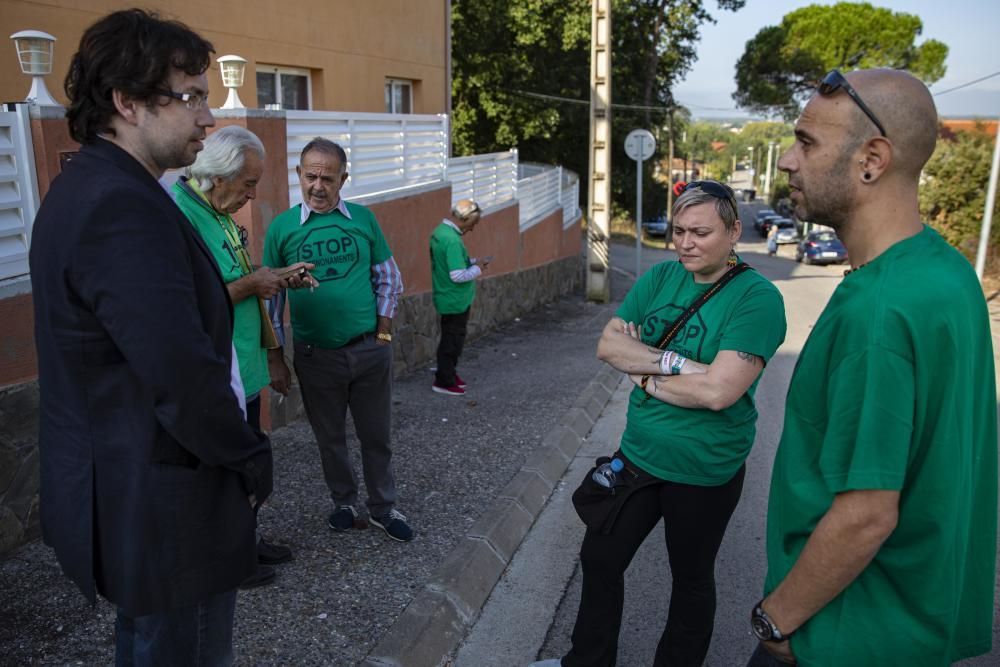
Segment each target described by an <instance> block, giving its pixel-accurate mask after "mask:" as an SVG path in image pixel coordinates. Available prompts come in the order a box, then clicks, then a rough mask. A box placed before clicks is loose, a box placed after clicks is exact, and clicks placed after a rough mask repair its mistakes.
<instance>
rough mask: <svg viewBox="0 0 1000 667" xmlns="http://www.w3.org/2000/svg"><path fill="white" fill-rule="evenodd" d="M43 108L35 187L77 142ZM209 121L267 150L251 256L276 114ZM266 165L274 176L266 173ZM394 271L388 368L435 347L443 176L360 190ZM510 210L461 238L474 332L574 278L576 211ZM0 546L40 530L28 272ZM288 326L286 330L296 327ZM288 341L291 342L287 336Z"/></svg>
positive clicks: (292, 413) (2, 377) (9, 400)
mask: <svg viewBox="0 0 1000 667" xmlns="http://www.w3.org/2000/svg"><path fill="white" fill-rule="evenodd" d="M59 116H60V114H59V113H57V112H48V113H47V114H46V115H43V116H42V117H39V118H35V119H33V121H32V135H33V136H32V138H33V142H34V146H35V159H36V163H37V172H38V186H39V192H40V193H41V194H42V195H43V196H44V194H45V193H46V192H48V189H49V186H50V184H51V181H52V179H53V178H55V176H56V175H57V174H58V172H59V170H60V167H61V162H60V160H61V158H62V157H65V156H66V155H71V154H72V152H74V151H75V150H77V148H78V147H77V145H76V144H75V143H74V142H73V141H72V140H71V139H69V135H68V134H67V133H66V126H65V121H64V120H63V119H61V118H60V117H59ZM217 123H218V124H217V126H216V127H223V126H225V125H230V124H239V125H242V126H244V127H247V128H248V129H250V130H251V131H253V132H254V133H256V134H257V135H258V136H259V137H260V138H261V139H262V140H263V142H264V144H265V147H266V149H267V159H266V162H265V173H264V178H263V180H262V183H261V185H260V186H259V188H258V193H257V199H255V200H254V201H253V202H252V204H251V205H249V206H247V207H244V209H243V210H241V211H240V212H239V213H238V214H237V215H236V216H235V217H236V221H237V223H238V224H241V225H244V226H245V227H247V229H248V230H249V232H250V248H251V255H252V257H253V258H254V259H255V260H256V261H258V262H259V260H260V256H261V251H262V246H263V239H264V235H265V233H266V231H267V225H268V224H269V223H270V221H271V220H272V219H273V218H274V216H275V215H276V214H277V213H280V212H281V211H284V210H285V209H287V208H288V190H287V183H286V181H285V173H286V171H285V167H286V158H285V144H286V139H287V138H286V135H285V124H284V117H283V114H281V113H268V112H263V111H257V110H251V111H242V112H232V113H228V114H225V115H219V116H218V117H217ZM269 175H273V176H272V177H269ZM362 203H366V205H368V206H370V208H371V209H372V210H373V211H374V212H375V214H376V216H377V217H378V219H379V222H380V224H381V226H382V229H383V231H384V233H385V235H386V239H387V240H388V242H389V245H390V247H391V248H392V250H393V255H394V256H395V258H396V261H397V263H398V264H399V266H400V269H401V271H402V274H403V281H404V284H405V287H406V291H405V292H404V295H403V298H402V301H401V304H400V309H399V312H398V314H397V316H396V319H395V322H394V341H393V347H394V352H395V370H396V373H397V375H400V374H403V373H407V372H410V371H413V370H415V369H417V368H420V367H421V366H424V365H425V364H427V363H428V362H431V361H432V360H433V359H434V356H435V350H436V347H437V339H438V334H439V330H438V317H437V313H436V312H435V311H434V306H433V303H432V301H431V294H430V289H431V279H430V264H429V259H428V252H429V251H428V238H429V237H430V234H431V232H432V231H433V229H434V227H435V226H437V225H438V224H439V223H440V222H441V219H442V218H443V217H444V216H445V215H447V214H448V211H449V209H450V207H451V186H450V185H449V184H448V183H445V182H441V183H439V184H435V185H431V186H425V187H422V188H419V189H418V190H417V191H409V192H406V193H405V194H399V193H396V194H395V195H393V194H391V193H390V194H386V195H382V196H380V197H379V198H378V199H377V200H369V201H367V202H364V201H363V202H362ZM518 217H519V209H518V206H517V203H516V202H514V201H511V202H510V203H509V204H508V205H506V206H501V207H499V208H494V209H490V210H488V211H487V213H486V214H485V215H484V216H483V219H482V221H481V222H480V223H479V225H477V227H476V229H475V231H474V232H472V233H471V234H469V236H468V237H467V243H468V247H469V252H470V254H471V255H473V256H484V255H493V256H494V259H493V262H492V263H491V264H490V267H489V269H488V271H487V274H486V276H485V277H484V278H483V279H482V280H481V281H480V284H479V287H478V293H477V297H476V302H475V304H474V305H473V308H472V314H471V318H470V323H469V333H470V337H471V338H475V337H477V336H480V335H482V334H483V333H485V332H488V331H489V330H491V329H492V328H494V327H495V326H496V325H497V324H498V323H501V322H505V321H508V320H510V319H512V318H514V317H517V316H520V315H522V314H523V313H525V312H527V311H528V310H531V309H532V308H534V307H536V306H538V305H540V304H543V303H545V302H548V301H551V300H552V299H554V298H557V297H559V296H561V295H564V294H566V293H568V292H570V291H572V290H574V289H576V288H578V287H579V286H580V285H581V282H582V268H581V260H580V251H581V230H580V223H579V221H578V222H576V223H574V224H573V225H570V226H569V227H568V228H566V229H564V228H563V223H562V211H561V210H556V211H554V212H552V213H551V214H550V215H548V216H546V217H545V218H544V219H542V220H540V221H538V223H537V224H535V225H534V226H532V227H531V228H529V229H528V230H526V231H525V232H524V233H521V231H520V229H519V226H518ZM0 322H3V337H2V345H0V555H2V554H4V553H5V552H8V551H10V550H11V549H13V548H15V547H16V546H18V545H20V544H22V543H23V542H25V541H26V540H30V539H34V538H35V537H37V536H38V535H39V526H38V447H37V440H38V383H37V380H36V378H37V360H36V357H35V347H34V339H33V335H34V333H33V314H32V302H31V294H30V283H29V282H28V281H27V279H26V278H22V279H17V280H15V281H12V282H9V283H7V284H5V285H3V286H0ZM293 335H294V332H293ZM286 349H290V346H289V347H288V348H286ZM262 407H263V415H262V416H263V419H262V422H263V425H264V427H265V428H275V427H278V426H281V425H283V424H286V423H288V422H290V421H292V420H294V419H297V418H299V417H300V416H301V414H302V410H301V401H300V400H299V397H298V394H297V392H295V391H293V392H292V394H291V396H290V397H288V398H287V399H286V398H283V397H280V396H279V395H277V394H273V393H271V392H269V391H265V392H264V405H263V406H262Z"/></svg>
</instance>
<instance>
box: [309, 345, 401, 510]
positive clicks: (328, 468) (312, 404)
mask: <svg viewBox="0 0 1000 667" xmlns="http://www.w3.org/2000/svg"><path fill="white" fill-rule="evenodd" d="M294 365H295V374H296V376H298V379H299V386H300V387H301V389H302V403H303V404H304V406H305V409H306V416H307V417H308V418H309V424H310V425H311V426H312V430H313V435H314V436H315V437H316V444H317V446H318V447H319V455H320V459H321V460H322V462H323V476H324V477H325V478H326V485H327V487H328V488H329V489H330V497H331V498H333V502H334V503H335V504H337V505H355V506H356V505H357V504H358V485H357V482H356V481H355V479H354V473H353V471H352V470H351V459H350V455H349V454H348V451H347V435H346V421H347V408H350V409H351V417H352V418H353V420H354V429H355V431H356V432H357V434H358V440H360V441H361V465H362V468H363V470H364V475H365V488H366V489H367V491H368V513H369V514H371V515H372V516H383V515H384V514H386V513H387V512H388V511H389V510H391V509H392V507H393V505H394V504H395V502H396V484H395V482H394V481H393V477H392V448H391V446H390V421H391V410H392V346H391V345H380V344H378V343H376V342H375V337H374V335H372V336H366V337H365V339H364V340H363V341H360V342H358V343H354V344H351V345H345V346H344V347H341V348H337V349H335V350H331V349H326V348H320V347H314V346H312V345H309V344H307V343H300V342H296V343H295V358H294Z"/></svg>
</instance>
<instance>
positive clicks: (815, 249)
mask: <svg viewBox="0 0 1000 667" xmlns="http://www.w3.org/2000/svg"><path fill="white" fill-rule="evenodd" d="M795 261H796V262H805V263H806V264H844V263H845V262H847V248H845V247H844V244H843V243H841V242H840V239H838V238H837V235H836V234H835V233H834V232H832V231H830V230H826V229H824V230H820V231H815V232H809V234H808V235H807V236H806V237H805V238H804V239H802V242H801V243H799V245H798V247H797V248H796V249H795Z"/></svg>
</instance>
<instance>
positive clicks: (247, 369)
mask: <svg viewBox="0 0 1000 667" xmlns="http://www.w3.org/2000/svg"><path fill="white" fill-rule="evenodd" d="M264 156H265V153H264V145H263V144H262V143H261V141H260V139H258V138H257V136H256V135H255V134H253V133H252V132H250V131H249V130H246V129H244V128H242V127H237V126H229V127H224V128H222V129H220V130H217V131H215V132H213V133H212V134H211V135H209V137H208V138H207V139H206V140H205V148H204V149H203V150H202V151H201V152H200V153H198V158H197V159H196V160H195V162H194V164H192V165H191V166H190V167H188V168H187V170H186V174H185V176H182V177H181V178H180V180H178V181H177V182H176V183H175V184H174V185H173V187H172V190H171V194H172V195H173V197H174V201H176V202H177V205H178V207H180V209H181V211H183V212H184V215H185V216H187V218H188V220H190V221H191V224H192V225H193V226H194V228H195V229H196V230H197V231H198V233H199V234H200V235H201V238H202V240H203V241H204V242H205V245H206V246H207V247H208V249H209V251H210V252H211V253H212V256H213V258H214V259H215V261H216V263H217V264H218V266H219V271H220V272H221V273H222V278H223V280H224V281H225V282H226V288H227V289H228V290H229V297H230V299H231V300H232V302H233V345H234V347H235V349H236V357H237V359H238V361H239V371H240V378H241V379H242V382H243V388H244V391H245V393H246V406H247V421H248V422H249V423H250V424H251V425H252V426H253V427H254V428H257V429H259V428H260V392H261V391H262V390H263V388H264V387H266V386H267V385H268V384H269V383H270V381H271V379H270V376H269V375H268V370H267V350H266V349H265V348H264V346H263V345H262V343H261V341H262V340H263V339H262V335H264V334H266V333H268V332H270V331H271V330H270V322H269V321H268V320H267V319H266V317H264V316H263V315H262V311H263V309H262V308H261V306H260V302H259V299H268V298H270V297H272V296H274V295H275V294H276V293H277V292H278V290H280V289H283V288H285V287H300V286H303V285H305V284H308V283H309V282H310V281H311V277H309V276H308V274H307V273H304V272H303V270H306V271H307V270H308V269H311V268H312V265H311V264H302V265H301V266H299V265H296V266H294V267H286V268H284V269H270V268H268V267H266V266H265V267H260V268H257V269H254V266H253V262H252V261H251V259H250V255H249V253H248V251H247V248H246V234H245V230H244V229H243V228H241V227H237V225H236V223H235V222H234V221H233V218H232V215H233V214H234V213H236V212H237V211H239V210H240V209H241V208H243V206H244V205H246V203H247V202H249V201H250V200H251V199H254V198H255V197H256V196H257V184H258V183H259V182H260V178H261V174H262V172H263V170H264ZM265 327H266V328H265ZM291 559H292V552H291V549H289V548H288V547H286V546H283V545H278V544H272V543H270V542H267V541H265V540H264V539H263V538H260V539H259V540H258V542H257V560H258V563H259V564H258V568H257V572H256V573H255V574H254V575H253V576H251V577H250V579H248V580H247V581H245V582H243V584H242V586H241V588H251V587H254V586H260V585H263V584H267V583H270V582H271V581H273V580H274V576H275V572H274V567H273V565H275V564H277V563H284V562H287V561H289V560H291Z"/></svg>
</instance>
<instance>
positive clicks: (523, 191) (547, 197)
mask: <svg viewBox="0 0 1000 667" xmlns="http://www.w3.org/2000/svg"><path fill="white" fill-rule="evenodd" d="M561 183H562V167H556V168H554V169H546V170H544V171H542V172H541V173H539V174H537V175H535V176H530V177H528V178H522V179H520V180H519V181H518V182H517V200H518V202H519V203H520V226H521V231H522V232H523V231H524V230H526V229H528V228H530V227H532V226H533V225H535V224H536V223H538V222H539V221H540V220H541V219H542V218H543V217H545V216H546V215H548V214H549V213H551V212H552V211H554V210H555V209H557V208H559V206H560V185H561Z"/></svg>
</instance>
